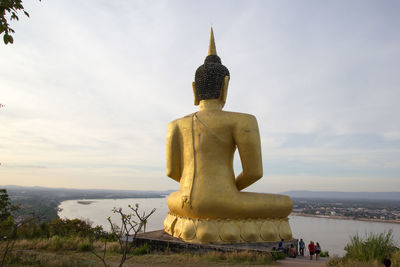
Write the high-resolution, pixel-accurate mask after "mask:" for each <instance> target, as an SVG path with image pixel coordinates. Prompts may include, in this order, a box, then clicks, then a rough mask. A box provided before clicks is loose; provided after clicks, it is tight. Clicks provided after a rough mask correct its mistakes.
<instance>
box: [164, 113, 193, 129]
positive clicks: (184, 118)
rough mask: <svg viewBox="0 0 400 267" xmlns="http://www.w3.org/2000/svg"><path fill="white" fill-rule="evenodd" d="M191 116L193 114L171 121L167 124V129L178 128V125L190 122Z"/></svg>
mask: <svg viewBox="0 0 400 267" xmlns="http://www.w3.org/2000/svg"><path fill="white" fill-rule="evenodd" d="M193 114H194V113H192V114H189V115H186V116H184V117H182V118H179V119H176V120H173V121H171V122H170V123H168V127H170V128H171V127H177V126H179V124H181V123H184V122H187V121H189V120H191V119H192V116H193Z"/></svg>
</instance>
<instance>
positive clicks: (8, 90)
mask: <svg viewBox="0 0 400 267" xmlns="http://www.w3.org/2000/svg"><path fill="white" fill-rule="evenodd" d="M24 7H25V9H26V10H27V11H28V12H29V13H30V18H25V17H24V16H23V15H22V14H21V16H20V20H19V21H15V20H13V21H11V27H12V28H13V29H14V30H15V34H14V44H12V45H7V46H6V45H4V44H1V45H0V58H1V59H2V63H3V64H0V84H1V85H0V86H1V87H0V104H1V105H4V106H1V107H0V163H1V165H0V184H16V185H22V186H48V187H67V188H93V189H108V188H114V189H116V190H145V189H149V188H151V190H176V189H178V188H179V184H178V183H176V182H175V181H173V180H172V179H169V178H168V177H166V175H165V136H166V128H167V124H168V122H170V121H172V120H174V119H177V118H180V117H182V116H184V115H187V114H190V113H192V112H194V111H196V110H197V107H195V106H194V105H193V96H192V88H191V82H192V81H193V79H194V73H195V70H196V68H197V67H198V66H199V65H201V64H202V63H203V61H204V58H205V56H206V55H207V51H208V38H209V31H210V26H211V25H212V26H213V28H214V33H215V40H216V47H217V53H218V55H219V56H220V57H221V60H222V63H223V64H224V65H225V66H226V67H227V68H228V69H229V70H230V74H231V80H230V86H229V89H228V97H227V103H226V106H225V110H227V111H235V112H243V113H250V114H253V115H255V116H256V117H257V120H258V124H259V129H260V135H261V143H262V157H263V168H264V177H263V178H262V179H261V180H259V181H258V182H257V183H255V184H254V185H252V186H251V187H250V188H248V190H249V191H258V192H273V193H274V192H284V191H289V190H316V191H343V190H346V191H349V192H352V191H363V192H365V191H368V192H371V191H374V192H386V191H390V190H392V189H393V188H400V116H398V114H400V105H399V103H398V102H399V99H400V88H399V87H400V75H399V73H400V35H399V34H398V29H399V28H400V16H398V12H397V10H399V8H400V2H398V1H384V2H377V1H369V0H367V1H360V0H357V1H356V0H351V1H340V2H339V1H334V2H321V1H317V0H305V1H301V2H293V1H258V0H255V1H236V0H233V1H226V0H222V1H201V2H192V1H183V0H174V1H167V2H166V1H152V2H148V1H127V0H121V1H117V2H109V1H104V0H98V1H94V0H89V1H84V2H76V1H66V0H56V1H41V2H39V1H27V2H24ZM210 7H212V8H210ZM239 171H240V164H239V160H238V155H237V154H236V156H235V172H236V174H238V172H239Z"/></svg>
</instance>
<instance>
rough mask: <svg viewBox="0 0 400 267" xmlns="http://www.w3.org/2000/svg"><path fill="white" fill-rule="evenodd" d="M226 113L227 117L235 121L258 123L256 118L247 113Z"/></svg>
mask: <svg viewBox="0 0 400 267" xmlns="http://www.w3.org/2000/svg"><path fill="white" fill-rule="evenodd" d="M224 113H225V114H226V116H228V117H231V118H233V119H238V120H252V121H257V119H256V116H254V115H251V114H247V113H240V112H231V111H224Z"/></svg>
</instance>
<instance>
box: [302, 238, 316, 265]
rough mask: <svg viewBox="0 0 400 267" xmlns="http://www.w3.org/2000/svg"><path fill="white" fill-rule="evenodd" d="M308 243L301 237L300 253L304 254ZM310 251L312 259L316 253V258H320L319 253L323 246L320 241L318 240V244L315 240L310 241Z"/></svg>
mask: <svg viewBox="0 0 400 267" xmlns="http://www.w3.org/2000/svg"><path fill="white" fill-rule="evenodd" d="M305 246H306V244H305V243H304V241H303V239H302V238H300V241H299V254H300V255H302V256H304V248H305ZM308 251H309V253H310V260H312V259H313V256H314V254H315V259H316V260H318V259H319V254H320V253H321V246H320V245H319V243H318V242H317V243H316V244H314V242H313V241H310V243H309V244H308Z"/></svg>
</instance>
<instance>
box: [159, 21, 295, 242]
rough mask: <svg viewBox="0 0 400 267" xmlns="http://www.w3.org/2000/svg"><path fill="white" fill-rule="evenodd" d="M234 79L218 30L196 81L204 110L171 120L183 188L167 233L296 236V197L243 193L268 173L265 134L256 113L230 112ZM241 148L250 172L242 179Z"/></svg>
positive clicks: (193, 238)
mask: <svg viewBox="0 0 400 267" xmlns="http://www.w3.org/2000/svg"><path fill="white" fill-rule="evenodd" d="M228 83H229V71H228V69H227V68H226V67H225V66H224V65H222V64H221V59H220V58H219V57H218V56H217V53H216V48H215V42H214V34H213V30H212V28H211V36H210V45H209V52H208V56H207V57H206V59H205V61H204V64H203V65H201V66H200V67H199V68H198V69H197V71H196V75H195V82H193V84H192V85H193V93H194V99H195V100H194V102H195V105H199V104H200V110H199V111H198V112H195V113H193V114H190V115H187V116H185V117H183V118H180V119H177V120H175V121H172V122H171V123H169V125H168V131H167V175H168V176H169V177H171V178H172V179H174V180H175V181H177V182H179V183H180V189H179V191H176V192H173V193H172V194H171V195H170V196H169V197H168V208H169V210H170V212H169V213H168V216H167V218H166V219H165V221H164V230H165V231H166V232H167V233H169V234H170V235H172V236H175V237H178V238H181V239H183V240H184V241H186V242H191V243H239V242H241V243H242V242H270V241H279V240H281V239H282V238H283V239H285V240H289V239H292V233H291V230H290V226H289V222H288V218H287V216H288V215H289V214H290V212H291V211H292V206H293V205H292V200H291V199H290V198H289V197H288V196H284V195H277V194H261V193H250V192H241V190H242V189H244V188H246V187H248V186H249V185H251V184H253V183H254V182H256V181H257V180H258V179H260V178H261V177H262V175H263V171H262V159H261V144H260V135H259V131H258V125H257V120H256V118H255V117H254V116H253V115H249V114H244V113H236V112H227V111H223V110H222V108H223V107H224V104H225V100H226V96H227V90H228ZM236 147H237V148H238V150H239V154H240V160H241V163H242V169H243V171H242V173H240V174H239V175H238V176H237V177H236V178H235V174H234V171H233V157H234V153H235V150H236Z"/></svg>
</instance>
